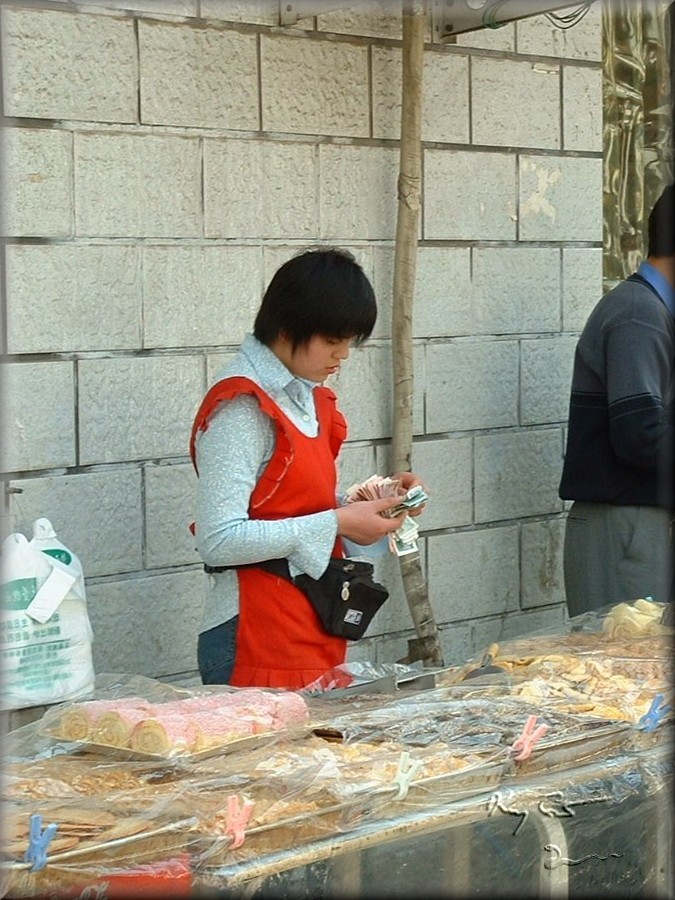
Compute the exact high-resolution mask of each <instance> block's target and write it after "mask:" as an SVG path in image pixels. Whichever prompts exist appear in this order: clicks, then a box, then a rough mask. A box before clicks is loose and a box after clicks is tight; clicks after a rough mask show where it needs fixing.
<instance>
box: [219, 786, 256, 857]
mask: <svg viewBox="0 0 675 900" xmlns="http://www.w3.org/2000/svg"><path fill="white" fill-rule="evenodd" d="M252 812H253V801H252V800H244V802H243V803H242V805H241V806H240V805H239V797H237V795H236V794H232V795H231V796H230V797H228V798H227V819H226V822H225V834H231V835H232V843H231V844H230V850H236V849H237V847H241V845H242V844H243V843H244V838H245V837H246V834H245V832H244V829H245V828H246V825H247V823H248V820H249V819H250V818H251V813H252Z"/></svg>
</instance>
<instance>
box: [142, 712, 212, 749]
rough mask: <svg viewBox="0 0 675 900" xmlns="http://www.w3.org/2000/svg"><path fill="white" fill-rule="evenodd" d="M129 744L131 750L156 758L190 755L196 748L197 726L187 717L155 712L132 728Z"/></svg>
mask: <svg viewBox="0 0 675 900" xmlns="http://www.w3.org/2000/svg"><path fill="white" fill-rule="evenodd" d="M129 743H130V746H131V748H132V749H133V750H138V751H140V752H142V753H152V754H154V755H156V756H173V755H175V754H178V753H192V752H193V751H194V750H195V748H196V746H197V726H196V724H195V722H194V721H193V719H192V718H191V717H189V716H184V715H180V714H177V713H162V712H160V711H157V710H156V711H155V713H154V714H153V715H152V716H151V717H146V718H144V719H142V720H141V721H140V722H138V724H137V725H135V726H134V729H133V731H132V732H131V738H130V741H129Z"/></svg>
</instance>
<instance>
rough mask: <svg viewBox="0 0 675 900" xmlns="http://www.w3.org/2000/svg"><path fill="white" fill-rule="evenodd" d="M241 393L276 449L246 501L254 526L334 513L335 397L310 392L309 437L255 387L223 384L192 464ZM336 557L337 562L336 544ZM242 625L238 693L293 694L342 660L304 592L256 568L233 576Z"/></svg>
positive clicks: (340, 648)
mask: <svg viewBox="0 0 675 900" xmlns="http://www.w3.org/2000/svg"><path fill="white" fill-rule="evenodd" d="M239 394H252V395H253V396H254V397H256V398H257V399H258V402H259V403H260V408H261V409H262V411H263V412H264V413H265V414H266V415H268V416H269V417H270V418H271V419H272V420H273V422H274V425H275V429H276V445H275V450H274V453H273V455H272V458H271V459H270V461H269V463H268V464H267V466H266V468H265V470H264V472H263V473H262V475H261V477H260V479H259V481H258V484H257V485H256V487H255V490H254V491H253V494H252V495H251V499H250V503H249V516H250V518H251V519H283V518H287V517H289V516H303V515H310V514H312V513H316V512H322V511H324V510H326V509H334V508H335V507H336V505H337V502H336V497H335V493H336V487H337V474H336V466H335V459H336V457H337V455H338V452H339V450H340V447H341V445H342V443H343V441H344V439H345V437H346V435H347V425H346V422H345V419H344V417H343V415H342V413H340V411H339V410H338V409H337V406H336V397H335V394H334V393H333V392H332V391H331V390H330V389H329V388H326V387H316V388H315V389H314V402H315V404H316V412H317V419H318V423H319V429H318V433H317V436H316V437H314V438H312V437H308V436H307V435H305V434H303V433H302V432H301V431H300V429H298V428H297V427H296V426H295V425H294V423H293V422H292V421H291V419H289V418H288V416H287V415H286V414H285V413H284V412H283V411H282V410H281V409H280V408H279V407H278V406H277V405H276V403H275V402H274V401H273V400H272V398H271V397H270V396H269V395H268V394H266V393H265V392H264V391H263V390H262V388H260V387H259V386H258V385H257V384H255V382H253V381H251V380H249V379H248V378H243V377H233V378H226V379H223V380H222V381H219V382H217V383H216V384H214V385H213V387H212V388H211V389H210V390H209V391H208V393H207V394H206V396H205V397H204V399H203V401H202V404H201V406H200V408H199V410H198V412H197V415H196V417H195V420H194V424H193V427H192V434H191V437H190V456H191V458H192V462H193V464H194V465H195V470H196V469H197V466H196V462H195V439H196V436H197V433H198V432H199V431H204V430H206V428H208V421H209V418H210V416H211V415H212V414H213V412H214V411H215V409H216V408H217V406H218V404H219V403H220V402H221V401H223V400H227V399H231V398H232V397H235V396H237V395H239ZM332 555H333V556H342V555H343V551H342V544H341V541H340V539H339V538H338V539H337V540H336V543H335V546H334V548H333V553H332ZM238 580H239V625H238V628H237V649H236V655H235V664H234V671H233V673H232V678H231V680H230V683H231V684H233V685H237V686H239V687H252V686H256V687H279V688H286V689H289V690H297V689H299V688H302V687H305V686H306V685H308V684H310V682H312V681H315V680H316V679H317V678H319V677H320V676H321V675H323V674H324V673H325V672H327V671H328V670H329V669H331V668H333V667H334V666H337V665H340V664H341V663H343V662H344V661H345V654H346V649H347V642H346V641H345V640H344V639H343V638H339V637H334V636H333V635H329V634H327V633H326V632H325V631H324V630H323V628H322V627H321V623H320V621H319V618H318V616H317V614H316V613H315V612H314V609H313V607H312V605H311V604H310V602H309V600H307V598H306V597H305V595H304V594H303V593H302V591H300V590H298V588H296V587H294V586H293V585H292V584H291V583H290V582H288V581H286V580H285V579H283V578H279V577H278V576H276V575H272V574H271V573H269V572H264V571H262V570H261V569H255V568H246V569H240V570H239V572H238Z"/></svg>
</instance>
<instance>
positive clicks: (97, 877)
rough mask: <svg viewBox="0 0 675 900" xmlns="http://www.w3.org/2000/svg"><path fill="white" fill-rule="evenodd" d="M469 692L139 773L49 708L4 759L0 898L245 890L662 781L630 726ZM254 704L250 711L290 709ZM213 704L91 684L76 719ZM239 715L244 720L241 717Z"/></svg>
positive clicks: (275, 735) (311, 721) (366, 702)
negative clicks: (307, 869)
mask: <svg viewBox="0 0 675 900" xmlns="http://www.w3.org/2000/svg"><path fill="white" fill-rule="evenodd" d="M482 680H483V679H481V678H477V679H473V680H470V681H468V682H464V683H461V684H459V685H451V686H448V687H440V688H434V689H428V690H419V691H415V692H411V693H409V692H403V691H399V692H398V693H394V694H393V695H390V694H386V693H385V694H379V695H378V694H376V693H374V694H358V693H357V694H354V695H353V696H346V695H345V694H343V693H340V694H337V696H336V697H335V698H334V699H330V698H329V694H330V692H328V693H327V694H326V695H323V694H322V695H320V696H316V697H312V696H310V697H305V698H301V699H302V703H299V702H298V700H297V699H295V700H293V701H292V702H290V707H289V708H291V709H292V710H293V711H294V714H295V716H296V718H294V721H293V724H292V725H291V726H290V727H285V728H281V729H279V730H277V731H274V732H269V733H267V737H268V738H269V740H267V741H266V742H262V743H258V744H255V743H254V744H250V745H242V744H241V743H239V744H237V743H236V742H234V744H232V743H226V744H223V745H221V746H220V747H216V748H215V752H207V753H200V752H196V753H195V752H183V750H184V748H183V750H181V752H176V753H170V754H168V755H162V754H161V753H159V754H153V755H152V756H151V758H147V754H143V753H141V754H138V753H136V752H135V751H134V750H133V748H112V749H113V750H114V751H115V752H114V753H113V754H111V753H110V752H108V751H109V750H110V748H108V747H103V746H102V745H100V746H97V745H95V744H94V743H92V742H91V741H90V740H89V739H88V734H85V735H84V736H83V737H80V738H78V739H75V740H72V739H66V738H63V737H59V736H58V735H59V734H61V733H62V732H61V729H62V727H63V725H62V722H63V717H64V713H66V712H67V711H72V710H73V707H74V706H75V705H74V704H62V705H61V706H60V707H57V708H54V709H53V710H50V711H49V712H48V713H47V714H46V715H45V716H44V717H43V719H42V720H39V721H37V722H34V723H32V724H31V725H27V726H24V727H23V728H21V729H17V730H16V731H14V732H11V733H10V734H9V735H7V739H6V741H5V744H4V747H3V750H4V752H5V760H4V765H3V771H4V779H3V807H4V809H3V812H4V824H3V862H2V878H3V882H2V884H3V888H2V890H3V892H4V894H8V895H9V896H10V897H21V898H28V897H33V896H44V894H45V892H46V890H47V889H49V892H50V896H64V897H65V896H73V895H75V896H78V895H79V894H81V892H82V891H83V890H86V889H87V888H88V889H90V891H92V890H95V889H96V888H97V887H98V886H100V885H101V884H103V883H104V882H106V883H109V884H114V885H119V887H118V888H116V889H115V890H118V891H120V892H123V891H124V890H126V889H127V887H123V885H126V886H128V887H129V890H130V891H131V892H132V895H133V896H138V895H140V894H141V893H142V891H141V890H140V887H139V885H146V886H147V885H148V884H150V885H152V884H153V883H154V884H155V885H156V887H157V892H158V893H161V894H162V895H163V896H164V895H168V896H170V895H171V891H172V890H173V889H174V888H175V890H176V891H178V889H179V887H181V888H182V889H183V890H184V891H185V893H183V894H177V895H181V896H187V895H188V893H187V891H188V889H189V885H194V884H198V885H210V886H214V885H215V886H219V887H222V888H226V887H228V885H229V884H234V883H238V882H240V880H242V879H243V880H246V878H247V877H248V875H247V873H248V874H249V875H250V877H251V878H254V877H258V875H255V874H254V873H260V872H263V871H268V872H269V871H270V869H271V868H274V867H276V868H277V869H279V870H280V871H281V870H284V869H290V868H291V867H292V866H294V865H297V866H302V865H304V864H308V865H309V864H310V862H311V861H314V862H316V861H317V860H324V861H326V860H329V859H330V858H331V855H332V849H331V848H333V847H335V846H337V845H340V846H344V847H347V848H348V847H355V848H356V847H361V846H371V845H372V846H375V845H379V844H380V843H382V844H386V842H387V841H389V840H393V839H394V838H396V839H399V838H400V839H401V840H403V837H404V835H405V833H406V832H407V833H408V834H409V835H410V836H416V835H417V834H418V833H426V832H428V831H430V830H437V829H439V828H446V829H447V828H453V827H455V826H456V825H457V824H460V823H463V822H465V821H472V822H473V821H476V822H485V823H488V824H489V827H493V826H495V825H496V824H497V821H498V820H499V819H501V818H504V819H505V820H506V822H507V823H508V824H509V825H511V827H513V823H516V822H517V821H518V820H517V819H516V817H515V816H514V812H513V811H514V810H516V811H518V810H525V811H528V810H529V811H531V813H532V815H539V816H540V817H541V816H544V817H546V816H554V817H555V816H558V815H560V816H562V815H567V813H564V810H565V809H566V808H567V809H572V810H573V811H574V810H575V809H577V808H579V807H582V806H583V807H584V808H586V807H594V806H595V805H596V804H597V805H600V804H601V803H602V804H604V806H605V807H607V806H608V805H612V804H615V805H618V806H621V805H625V802H626V798H627V797H628V798H630V797H632V796H633V794H635V795H636V796H637V794H638V793H639V794H640V796H642V795H645V796H650V797H657V796H659V797H660V796H661V795H662V793H663V787H664V785H665V784H668V783H669V780H670V779H671V777H672V766H669V765H668V762H667V760H665V758H659V759H658V760H657V759H656V757H655V756H654V755H653V750H651V751H650V753H651V754H652V755H650V756H645V755H641V754H642V751H641V750H639V749H638V748H636V747H633V746H632V745H626V743H625V735H626V732H627V731H630V730H631V725H630V723H627V722H623V721H608V720H603V719H599V718H589V717H583V716H580V715H577V714H574V713H572V712H568V711H564V710H562V709H558V708H556V707H555V706H554V705H549V706H546V705H542V704H536V703H532V702H531V701H526V700H524V699H523V698H522V697H516V696H512V695H511V690H510V687H509V686H508V685H505V684H504V683H501V684H497V683H496V682H493V683H492V684H491V685H487V686H486V687H484V688H481V682H482ZM481 690H490V691H492V693H491V694H490V695H489V696H485V695H481ZM259 693H262V694H263V695H264V696H263V697H262V698H260V697H258V700H259V701H260V703H259V705H258V706H257V707H256V708H257V709H269V708H270V704H271V705H272V707H273V706H274V703H276V704H277V705H278V704H279V702H280V700H281V698H283V697H285V696H286V695H288V697H289V698H290V696H291V695H293V696H294V697H297V696H298V695H295V694H293V692H285V691H279V690H269V691H268V690H266V691H261V692H259ZM214 695H217V699H218V700H222V699H223V698H225V697H227V698H228V702H229V703H232V702H233V701H234V702H236V701H235V698H239V699H242V700H245V699H247V698H246V689H239V688H222V689H220V690H213V689H202V688H199V689H197V690H195V691H186V690H184V689H182V688H175V687H173V686H171V685H164V684H161V683H159V682H155V681H152V680H151V679H143V678H139V677H128V676H101V677H100V678H99V680H98V681H97V687H96V690H95V692H94V693H93V694H92V696H91V697H90V698H89V702H92V703H102V702H105V701H110V700H112V701H116V702H118V703H120V704H122V706H123V707H124V708H129V706H130V704H131V705H132V706H133V705H134V704H135V707H134V708H138V709H141V710H143V711H147V710H145V709H144V704H147V705H148V707H149V708H152V709H155V708H156V707H157V706H161V705H163V704H171V703H175V702H176V701H180V703H185V702H186V701H189V700H192V701H194V702H195V705H196V706H199V703H197V701H198V700H200V699H201V700H204V701H205V702H207V701H210V700H211V698H212V697H213V696H214ZM248 700H249V701H250V697H249V698H248ZM273 700H274V703H273ZM263 701H264V702H263ZM287 702H288V701H287ZM185 708H187V707H185ZM216 708H217V709H221V710H222V709H224V708H225V707H223V706H218V705H216ZM238 709H239V710H240V713H241V715H242V717H244V718H245V717H247V716H250V713H251V704H250V702H242V703H241V704H240V706H239V707H238ZM109 711H110V707H109V706H106V707H99V708H98V710H97V715H98V716H102V715H104V714H106V713H108V712H109ZM300 713H302V715H301V718H302V723H303V724H302V725H301V726H300V727H298V718H297V717H298V715H299V714H300ZM230 715H231V711H230V712H228V713H227V714H225V713H224V714H223V716H224V717H226V718H229V716H230ZM84 721H85V724H86V723H87V722H89V719H88V718H87V717H86V716H85V720H84ZM94 721H95V720H94ZM140 721H142V720H140ZM137 724H138V723H136V724H135V725H134V727H136V726H137ZM88 727H90V726H88ZM216 730H217V729H216ZM261 733H263V732H261ZM210 749H214V748H210ZM589 770H590V771H592V772H595V774H593V775H592V777H591V775H589V774H588V771H589ZM598 771H600V772H601V773H602V778H603V779H605V781H607V784H605V785H604V787H602V789H601V788H600V787H598V785H597V783H596V782H597V779H598V777H599V776H598V774H597V773H598ZM537 779H539V780H537ZM603 783H604V782H603ZM638 788H639V790H638ZM631 791H632V793H631ZM631 802H632V801H631ZM542 804H543V807H542ZM612 809H613V810H614V807H612ZM546 810H548V812H547V811H546ZM499 827H500V828H501V827H502V826H501V825H499ZM519 846H522V844H521V845H519ZM515 849H518V848H515ZM528 852H529V851H528ZM312 864H313V863H312ZM325 864H326V865H328V863H325ZM219 879H220V881H219ZM153 880H154V882H153ZM134 890H137V891H138V892H137V893H136V894H134V893H133V891H134ZM58 891H62V892H63V893H62V894H59V893H58ZM4 894H3V895H4ZM109 895H110V896H116V894H115V892H114V891H112V890H111V893H110V894H109ZM119 895H120V896H121V895H122V894H121V893H120V894H119Z"/></svg>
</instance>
